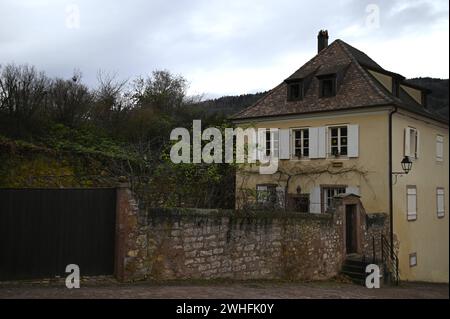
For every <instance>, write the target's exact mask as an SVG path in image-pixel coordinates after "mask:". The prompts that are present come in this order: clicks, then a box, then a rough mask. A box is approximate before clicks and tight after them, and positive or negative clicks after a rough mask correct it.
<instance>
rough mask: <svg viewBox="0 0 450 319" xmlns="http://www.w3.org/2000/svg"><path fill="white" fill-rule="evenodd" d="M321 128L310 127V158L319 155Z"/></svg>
mask: <svg viewBox="0 0 450 319" xmlns="http://www.w3.org/2000/svg"><path fill="white" fill-rule="evenodd" d="M318 142H319V128H318V127H310V128H309V158H318V157H319V145H318Z"/></svg>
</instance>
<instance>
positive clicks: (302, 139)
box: [292, 129, 309, 158]
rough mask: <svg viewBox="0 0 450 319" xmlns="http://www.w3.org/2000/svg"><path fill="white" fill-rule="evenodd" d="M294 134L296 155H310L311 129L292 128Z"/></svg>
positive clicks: (294, 151) (298, 156)
mask: <svg viewBox="0 0 450 319" xmlns="http://www.w3.org/2000/svg"><path fill="white" fill-rule="evenodd" d="M292 136H293V143H294V145H293V147H292V149H293V153H294V154H293V155H294V157H296V158H302V157H309V129H298V130H292Z"/></svg>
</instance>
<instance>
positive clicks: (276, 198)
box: [256, 184, 285, 208]
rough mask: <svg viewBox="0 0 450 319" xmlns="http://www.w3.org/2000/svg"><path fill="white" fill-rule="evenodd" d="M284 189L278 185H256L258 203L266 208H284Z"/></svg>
mask: <svg viewBox="0 0 450 319" xmlns="http://www.w3.org/2000/svg"><path fill="white" fill-rule="evenodd" d="M284 197H285V196H284V189H283V188H282V187H277V185H276V184H261V185H256V202H257V203H258V204H259V205H260V206H262V207H264V208H283V207H284V200H285V199H284Z"/></svg>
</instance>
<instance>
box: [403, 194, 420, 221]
mask: <svg viewBox="0 0 450 319" xmlns="http://www.w3.org/2000/svg"><path fill="white" fill-rule="evenodd" d="M406 197H407V215H408V220H415V219H416V218H417V189H416V188H411V187H408V188H407V195H406Z"/></svg>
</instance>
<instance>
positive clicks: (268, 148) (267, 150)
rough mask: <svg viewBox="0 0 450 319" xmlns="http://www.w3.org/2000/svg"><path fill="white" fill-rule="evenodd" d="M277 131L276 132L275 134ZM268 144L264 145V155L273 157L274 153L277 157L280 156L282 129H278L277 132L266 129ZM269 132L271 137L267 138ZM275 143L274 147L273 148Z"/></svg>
mask: <svg viewBox="0 0 450 319" xmlns="http://www.w3.org/2000/svg"><path fill="white" fill-rule="evenodd" d="M275 133H276V134H275ZM265 134H266V141H265V142H266V145H264V155H265V156H266V157H272V156H273V155H274V154H275V155H276V157H279V154H280V130H279V129H277V131H276V132H273V131H271V130H270V129H266V132H265ZM268 134H269V136H270V139H268V138H267V135H268ZM272 143H273V149H272Z"/></svg>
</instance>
